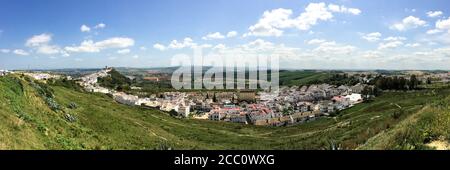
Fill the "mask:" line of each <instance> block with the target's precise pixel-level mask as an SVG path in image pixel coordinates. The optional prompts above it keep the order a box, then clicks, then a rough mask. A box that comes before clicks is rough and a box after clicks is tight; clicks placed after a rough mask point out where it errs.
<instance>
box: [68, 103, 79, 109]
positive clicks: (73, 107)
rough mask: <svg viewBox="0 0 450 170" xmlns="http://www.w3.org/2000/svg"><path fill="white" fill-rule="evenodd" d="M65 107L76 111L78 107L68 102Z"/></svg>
mask: <svg viewBox="0 0 450 170" xmlns="http://www.w3.org/2000/svg"><path fill="white" fill-rule="evenodd" d="M67 107H68V108H69V109H76V108H78V105H77V104H76V103H74V102H70V103H69V105H68V106H67Z"/></svg>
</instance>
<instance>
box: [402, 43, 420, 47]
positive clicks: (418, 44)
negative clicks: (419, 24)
mask: <svg viewBox="0 0 450 170" xmlns="http://www.w3.org/2000/svg"><path fill="white" fill-rule="evenodd" d="M420 45H421V44H420V43H413V44H406V45H405V47H420Z"/></svg>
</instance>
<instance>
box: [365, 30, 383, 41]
mask: <svg viewBox="0 0 450 170" xmlns="http://www.w3.org/2000/svg"><path fill="white" fill-rule="evenodd" d="M380 37H381V33H379V32H372V33H369V34H365V35H363V36H362V37H361V38H362V39H365V40H367V41H369V42H376V41H378V40H380Z"/></svg>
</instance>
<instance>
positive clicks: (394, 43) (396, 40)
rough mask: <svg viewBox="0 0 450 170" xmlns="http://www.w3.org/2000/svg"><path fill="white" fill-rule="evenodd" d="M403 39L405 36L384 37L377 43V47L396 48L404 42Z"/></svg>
mask: <svg viewBox="0 0 450 170" xmlns="http://www.w3.org/2000/svg"><path fill="white" fill-rule="evenodd" d="M405 40H406V38H405V37H392V36H391V37H387V38H385V39H384V42H382V43H379V44H378V49H379V50H383V49H392V48H397V47H400V46H402V45H403V44H404V43H403V41H405Z"/></svg>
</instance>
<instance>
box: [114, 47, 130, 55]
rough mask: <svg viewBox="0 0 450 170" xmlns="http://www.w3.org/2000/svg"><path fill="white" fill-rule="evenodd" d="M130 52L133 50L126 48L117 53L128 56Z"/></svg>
mask: <svg viewBox="0 0 450 170" xmlns="http://www.w3.org/2000/svg"><path fill="white" fill-rule="evenodd" d="M130 52H131V50H130V49H128V48H126V49H121V50H118V51H117V53H118V54H128V53H130Z"/></svg>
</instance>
